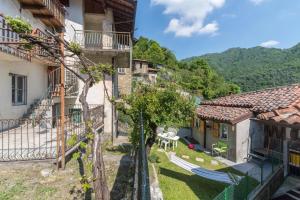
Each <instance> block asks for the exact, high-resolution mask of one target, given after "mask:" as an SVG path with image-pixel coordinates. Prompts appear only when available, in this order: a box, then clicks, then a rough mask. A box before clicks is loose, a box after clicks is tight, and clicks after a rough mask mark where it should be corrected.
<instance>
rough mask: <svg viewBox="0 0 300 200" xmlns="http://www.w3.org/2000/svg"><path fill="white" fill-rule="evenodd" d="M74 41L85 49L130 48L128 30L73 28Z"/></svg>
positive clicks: (108, 49)
mask: <svg viewBox="0 0 300 200" xmlns="http://www.w3.org/2000/svg"><path fill="white" fill-rule="evenodd" d="M74 42H76V43H78V44H80V46H81V47H82V48H83V49H84V50H87V51H121V52H130V51H131V48H132V41H131V35H130V33H128V32H103V31H92V30H84V31H82V30H80V31H79V30H75V34H74Z"/></svg>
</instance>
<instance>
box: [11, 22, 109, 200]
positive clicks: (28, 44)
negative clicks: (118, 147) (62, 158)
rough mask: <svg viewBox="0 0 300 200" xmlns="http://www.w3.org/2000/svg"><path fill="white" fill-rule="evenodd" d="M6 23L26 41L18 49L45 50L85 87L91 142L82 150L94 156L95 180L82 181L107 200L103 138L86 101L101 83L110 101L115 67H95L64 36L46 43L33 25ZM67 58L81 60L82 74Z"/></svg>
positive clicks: (51, 35)
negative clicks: (108, 79)
mask: <svg viewBox="0 0 300 200" xmlns="http://www.w3.org/2000/svg"><path fill="white" fill-rule="evenodd" d="M6 21H7V23H8V25H10V27H11V28H12V31H14V32H16V33H18V34H19V36H20V38H21V39H22V40H23V42H22V44H20V47H19V48H23V49H25V50H31V49H33V48H35V47H40V48H42V49H43V50H45V51H46V52H47V54H48V56H49V57H52V58H54V60H57V61H59V62H60V63H61V64H62V65H63V66H64V67H65V68H66V69H67V70H69V71H70V72H71V73H73V74H74V75H75V76H76V77H77V78H78V79H79V80H81V81H82V82H83V83H84V86H83V89H82V92H81V94H80V98H79V101H80V103H81V104H82V108H83V119H84V121H85V128H86V137H87V139H88V140H87V142H82V143H81V144H80V147H81V148H85V151H86V152H87V153H88V155H89V154H92V162H89V159H88V155H86V162H88V163H87V164H88V165H89V166H90V168H91V169H92V177H91V178H88V177H86V176H83V177H82V180H81V181H82V185H83V188H84V189H88V188H89V187H90V186H89V183H90V182H93V189H94V191H95V197H96V199H97V200H108V199H109V191H108V187H107V183H106V176H105V168H104V161H103V155H102V152H101V137H100V133H98V132H97V131H96V130H95V129H94V127H93V125H92V120H91V116H90V110H89V105H88V103H87V100H86V98H87V95H88V92H89V89H90V88H91V87H92V86H93V85H94V84H96V83H98V82H100V81H103V85H104V88H105V93H106V95H107V97H109V95H108V92H107V88H106V85H105V81H104V77H105V75H112V74H113V71H114V70H113V67H112V66H110V65H104V64H98V63H94V62H92V61H91V60H89V59H87V58H86V57H85V56H84V55H83V53H82V50H81V48H80V45H79V44H76V43H73V42H71V43H69V42H68V41H66V40H64V39H63V37H62V34H61V33H51V32H46V34H47V37H48V40H47V41H45V40H43V39H42V38H40V37H39V36H36V35H33V34H32V27H31V25H30V24H29V23H27V22H25V21H23V20H22V19H20V18H12V17H6ZM58 44H60V48H59V47H58ZM60 49H65V50H66V51H67V52H68V54H66V55H65V56H63V52H61V50H60ZM66 57H71V58H73V59H77V60H78V62H79V65H78V67H79V70H80V72H77V70H74V69H72V67H70V66H68V65H67V64H66V63H65V62H64V59H65V58H66ZM75 155H78V154H75Z"/></svg>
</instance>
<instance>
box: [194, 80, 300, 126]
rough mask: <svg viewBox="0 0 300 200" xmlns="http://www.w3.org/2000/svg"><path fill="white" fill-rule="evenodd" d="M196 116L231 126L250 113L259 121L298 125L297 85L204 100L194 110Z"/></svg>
mask: <svg viewBox="0 0 300 200" xmlns="http://www.w3.org/2000/svg"><path fill="white" fill-rule="evenodd" d="M197 114H198V116H199V117H200V118H204V119H212V120H219V121H224V122H229V123H232V124H234V123H237V122H239V121H242V120H244V119H246V118H245V117H251V115H252V114H255V115H257V118H258V119H262V120H274V121H275V122H283V123H288V124H295V123H299V124H300V84H295V85H290V86H284V87H277V88H270V89H265V90H260V91H255V92H248V93H242V94H237V95H230V96H226V97H221V98H218V99H214V100H211V101H204V102H202V104H201V105H200V107H199V108H198V109H197ZM297 120H298V121H297Z"/></svg>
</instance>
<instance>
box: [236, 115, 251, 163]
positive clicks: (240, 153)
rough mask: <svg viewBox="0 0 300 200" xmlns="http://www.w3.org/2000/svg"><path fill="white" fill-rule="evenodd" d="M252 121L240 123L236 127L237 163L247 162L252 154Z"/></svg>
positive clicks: (247, 120)
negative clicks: (250, 153)
mask: <svg viewBox="0 0 300 200" xmlns="http://www.w3.org/2000/svg"><path fill="white" fill-rule="evenodd" d="M250 141H251V140H250V119H246V120H244V121H241V122H239V123H238V124H237V125H236V162H237V163H242V162H246V159H245V158H246V157H247V155H248V152H250Z"/></svg>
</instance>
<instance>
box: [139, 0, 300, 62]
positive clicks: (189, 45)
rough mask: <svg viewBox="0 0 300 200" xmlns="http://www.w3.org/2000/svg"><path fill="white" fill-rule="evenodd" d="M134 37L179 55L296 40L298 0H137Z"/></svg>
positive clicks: (289, 43) (286, 44) (298, 39)
mask: <svg viewBox="0 0 300 200" xmlns="http://www.w3.org/2000/svg"><path fill="white" fill-rule="evenodd" d="M135 36H136V37H139V36H145V37H148V38H151V39H154V40H157V41H158V42H159V43H160V44H161V45H163V46H165V47H168V48H169V49H171V50H172V51H173V52H174V53H175V54H176V56H177V58H179V59H182V58H186V57H190V56H196V55H202V54H205V53H212V52H221V51H224V50H226V49H228V48H232V47H245V48H249V47H254V46H259V45H261V46H265V47H276V48H289V47H291V46H293V45H295V44H297V43H298V42H300V1H299V0H139V1H138V9H137V16H136V32H135Z"/></svg>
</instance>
